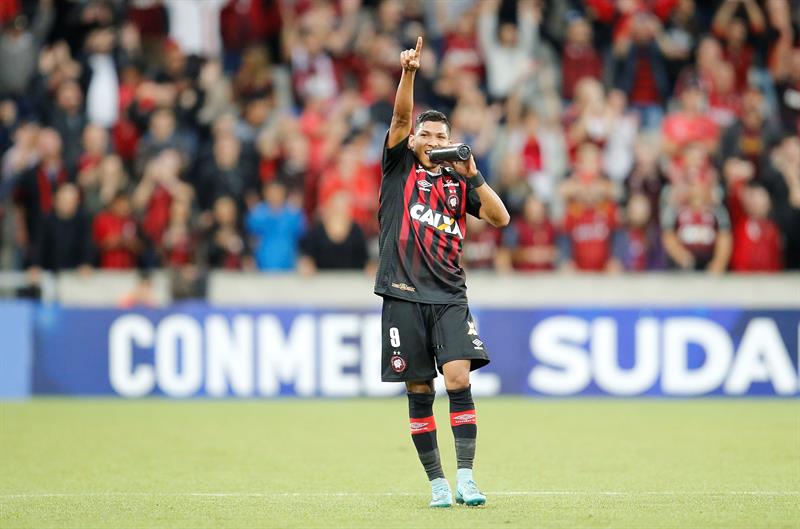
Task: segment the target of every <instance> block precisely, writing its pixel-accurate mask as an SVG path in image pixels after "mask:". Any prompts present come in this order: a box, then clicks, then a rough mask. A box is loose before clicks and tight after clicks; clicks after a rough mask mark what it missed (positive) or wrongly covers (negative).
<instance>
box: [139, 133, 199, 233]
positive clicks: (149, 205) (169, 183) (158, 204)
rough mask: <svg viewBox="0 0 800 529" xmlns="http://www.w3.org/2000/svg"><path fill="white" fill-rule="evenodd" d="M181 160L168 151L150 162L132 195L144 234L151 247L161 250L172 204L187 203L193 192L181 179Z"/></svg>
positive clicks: (176, 154)
mask: <svg viewBox="0 0 800 529" xmlns="http://www.w3.org/2000/svg"><path fill="white" fill-rule="evenodd" d="M180 168H181V158H180V154H178V152H177V151H175V150H171V149H170V150H165V151H163V152H161V154H159V155H158V156H157V157H155V158H153V159H152V160H150V162H149V163H148V164H147V166H146V167H145V171H144V174H143V175H142V179H141V181H140V182H139V185H138V186H136V189H135V190H134V192H133V195H132V201H133V208H134V210H135V211H136V212H137V213H138V214H139V215H141V217H142V223H141V228H142V233H143V234H144V235H145V236H146V237H147V240H148V242H149V243H150V244H152V245H155V247H159V246H160V245H161V238H162V236H163V235H164V230H166V229H167V225H168V224H169V219H170V211H171V208H172V203H173V201H175V200H181V199H183V200H188V199H190V197H191V196H192V191H191V189H190V188H189V187H188V186H187V185H186V184H184V183H183V182H181V180H180V178H179V174H180Z"/></svg>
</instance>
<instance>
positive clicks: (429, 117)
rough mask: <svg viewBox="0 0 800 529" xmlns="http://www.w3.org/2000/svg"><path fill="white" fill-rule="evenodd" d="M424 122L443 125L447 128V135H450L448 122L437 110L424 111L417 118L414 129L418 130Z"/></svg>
mask: <svg viewBox="0 0 800 529" xmlns="http://www.w3.org/2000/svg"><path fill="white" fill-rule="evenodd" d="M426 121H438V122H439V123H444V124H445V125H446V126H447V135H448V136H449V135H450V120H448V119H447V116H445V115H444V114H443V113H442V112H439V111H438V110H426V111H425V112H423V113H422V114H420V115H419V116H417V126H416V127H415V128H417V129H418V128H419V126H420V125H422V124H423V123H425V122H426Z"/></svg>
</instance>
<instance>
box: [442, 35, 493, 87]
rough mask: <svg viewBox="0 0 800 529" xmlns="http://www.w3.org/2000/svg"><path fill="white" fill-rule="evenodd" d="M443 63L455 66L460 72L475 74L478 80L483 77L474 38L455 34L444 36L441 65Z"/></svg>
mask: <svg viewBox="0 0 800 529" xmlns="http://www.w3.org/2000/svg"><path fill="white" fill-rule="evenodd" d="M445 62H447V63H452V64H455V65H457V66H458V68H459V69H460V70H462V71H464V72H469V73H472V74H475V75H476V76H478V78H482V77H483V59H482V57H481V52H480V51H479V50H478V43H477V41H476V39H475V37H474V36H472V37H466V36H464V35H459V34H457V33H450V34H448V35H446V36H445V39H444V52H443V53H442V60H441V64H445Z"/></svg>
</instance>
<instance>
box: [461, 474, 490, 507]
mask: <svg viewBox="0 0 800 529" xmlns="http://www.w3.org/2000/svg"><path fill="white" fill-rule="evenodd" d="M456 503H458V504H462V503H463V504H466V505H468V506H469V507H477V506H479V505H485V504H486V496H484V495H483V493H482V492H481V491H480V490H479V489H478V485H477V484H476V483H475V481H474V480H473V479H472V469H471V468H459V469H458V484H457V485H456Z"/></svg>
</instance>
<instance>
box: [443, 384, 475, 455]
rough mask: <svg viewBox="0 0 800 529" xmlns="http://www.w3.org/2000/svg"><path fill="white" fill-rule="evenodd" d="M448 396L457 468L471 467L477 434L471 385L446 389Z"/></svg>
mask: <svg viewBox="0 0 800 529" xmlns="http://www.w3.org/2000/svg"><path fill="white" fill-rule="evenodd" d="M447 395H448V396H449V397H450V426H451V427H452V428H453V437H454V438H455V440H456V459H457V460H458V468H472V462H473V460H474V459H475V439H476V438H477V436H478V425H477V420H476V418H477V416H476V415H475V403H474V402H473V401H472V386H467V387H466V388H464V389H457V390H454V391H450V390H447Z"/></svg>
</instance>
